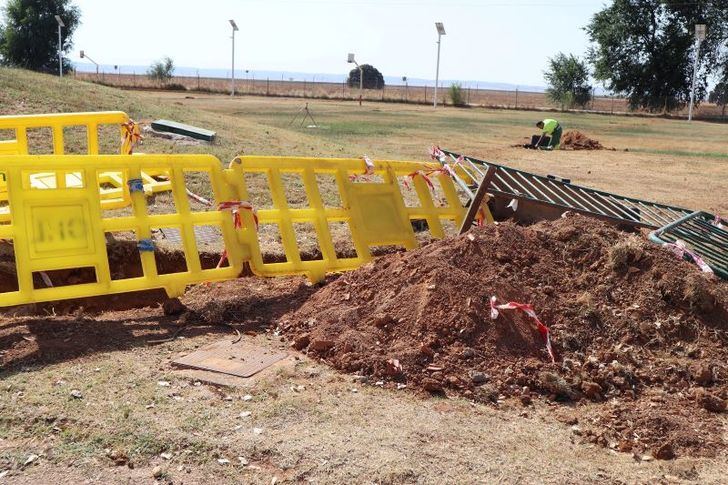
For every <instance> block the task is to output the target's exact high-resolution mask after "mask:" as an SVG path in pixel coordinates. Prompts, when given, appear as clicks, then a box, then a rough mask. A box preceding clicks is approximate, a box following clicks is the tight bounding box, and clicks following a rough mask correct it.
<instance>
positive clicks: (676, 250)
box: [663, 239, 713, 273]
mask: <svg viewBox="0 0 728 485" xmlns="http://www.w3.org/2000/svg"><path fill="white" fill-rule="evenodd" d="M663 247H664V248H665V249H667V250H669V251H670V252H672V253H673V254H674V255H675V256H677V257H678V258H680V259H685V255H688V256H690V259H691V260H692V261H693V262H694V263H695V264H697V265H698V267H699V268H700V269H701V270H702V271H703V272H704V273H713V269H712V268H711V267H710V266H708V263H706V262H705V261H704V260H703V258H701V257H700V255H698V253H696V252H694V251H691V250H690V249H688V248H687V246H686V244H685V241H683V240H681V239H677V240H676V241H675V243H666V244H664V245H663Z"/></svg>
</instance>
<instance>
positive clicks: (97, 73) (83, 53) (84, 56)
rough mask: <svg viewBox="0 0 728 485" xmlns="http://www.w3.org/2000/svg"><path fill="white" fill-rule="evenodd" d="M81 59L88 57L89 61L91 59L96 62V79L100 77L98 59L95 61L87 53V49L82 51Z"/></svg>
mask: <svg viewBox="0 0 728 485" xmlns="http://www.w3.org/2000/svg"><path fill="white" fill-rule="evenodd" d="M81 59H88V60H89V61H91V62H93V63H94V65H95V66H96V79H98V78H99V65H98V63H97V62H96V61H94V60H93V59H91V58H90V57H89V56H87V55H86V51H83V50H82V51H81Z"/></svg>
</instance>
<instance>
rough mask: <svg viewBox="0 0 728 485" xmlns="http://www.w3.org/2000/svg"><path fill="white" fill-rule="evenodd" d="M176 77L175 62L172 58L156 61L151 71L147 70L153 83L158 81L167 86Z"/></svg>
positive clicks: (150, 68)
mask: <svg viewBox="0 0 728 485" xmlns="http://www.w3.org/2000/svg"><path fill="white" fill-rule="evenodd" d="M173 75H174V61H172V59H171V58H170V57H168V56H167V57H163V58H162V59H160V60H158V61H154V62H153V63H152V65H151V66H149V69H147V77H148V78H149V79H151V80H152V81H158V82H160V83H162V84H167V83H168V82H169V81H170V80H171V79H172V76H173Z"/></svg>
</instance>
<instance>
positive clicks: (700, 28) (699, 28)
mask: <svg viewBox="0 0 728 485" xmlns="http://www.w3.org/2000/svg"><path fill="white" fill-rule="evenodd" d="M705 34H706V27H705V24H696V25H695V42H696V44H697V46H696V49H695V62H694V63H693V82H692V86H691V87H690V108H689V109H688V121H689V122H690V121H693V105H694V104H695V78H696V77H697V75H698V62H699V60H700V43H701V42H703V41H704V40H705Z"/></svg>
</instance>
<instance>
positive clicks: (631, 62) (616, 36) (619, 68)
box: [586, 0, 728, 111]
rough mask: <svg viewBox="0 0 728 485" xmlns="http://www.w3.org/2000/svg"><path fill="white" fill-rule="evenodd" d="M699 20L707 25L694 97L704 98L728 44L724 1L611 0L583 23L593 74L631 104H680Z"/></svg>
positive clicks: (727, 0)
mask: <svg viewBox="0 0 728 485" xmlns="http://www.w3.org/2000/svg"><path fill="white" fill-rule="evenodd" d="M699 23H705V24H707V26H708V36H707V38H706V39H705V41H704V42H703V43H702V46H701V51H700V58H699V60H698V77H697V83H696V99H697V100H698V101H699V100H702V99H704V98H705V94H706V88H707V79H708V77H709V76H710V75H711V74H715V73H716V70H717V67H718V64H719V62H718V59H719V58H720V56H721V51H723V50H725V49H726V48H727V47H728V0H692V1H690V2H686V1H684V0H613V1H612V3H611V5H608V6H606V7H605V8H604V9H603V10H602V11H600V12H598V13H597V14H595V15H594V17H593V18H592V20H591V22H590V23H589V25H588V26H587V27H586V32H587V33H588V35H589V38H590V39H591V41H592V43H593V44H592V47H591V48H590V52H589V60H590V61H591V63H592V64H593V66H594V77H595V78H596V79H597V80H600V81H605V82H606V84H607V87H608V88H609V89H610V90H612V91H614V92H617V93H619V94H622V95H626V96H627V98H628V99H629V104H630V107H631V108H632V109H636V108H646V109H648V110H650V111H671V110H674V109H676V108H680V107H682V106H684V105H685V104H686V103H687V102H688V101H689V99H690V86H691V81H692V75H693V62H694V60H695V57H694V56H695V51H694V45H695V41H694V39H695V37H694V25H695V24H699Z"/></svg>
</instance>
